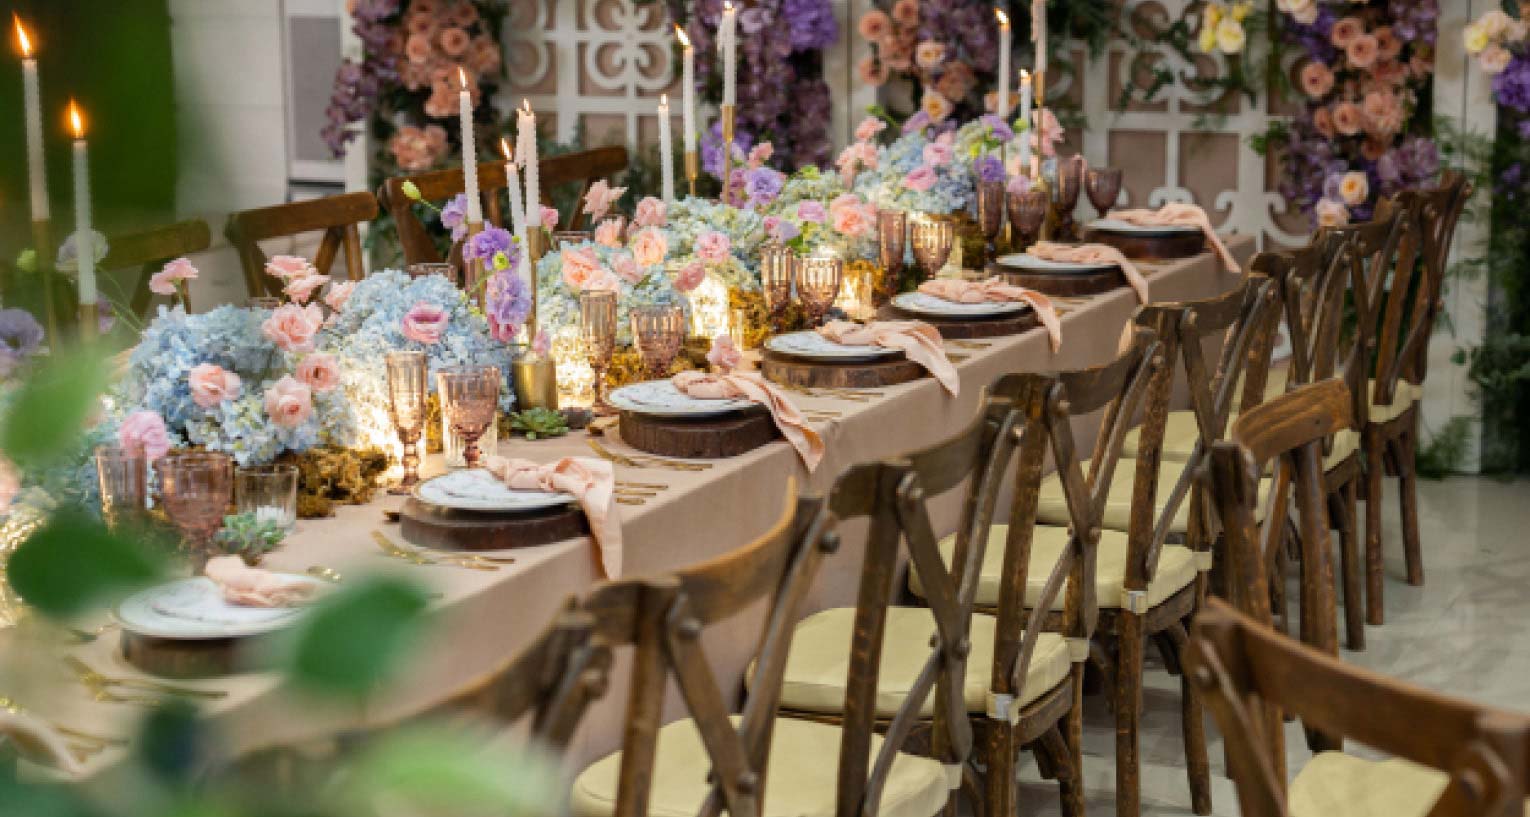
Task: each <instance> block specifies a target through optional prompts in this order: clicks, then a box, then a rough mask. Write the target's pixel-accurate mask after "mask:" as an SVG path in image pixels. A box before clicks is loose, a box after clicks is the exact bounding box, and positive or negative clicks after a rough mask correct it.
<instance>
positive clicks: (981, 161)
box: [972, 153, 1004, 184]
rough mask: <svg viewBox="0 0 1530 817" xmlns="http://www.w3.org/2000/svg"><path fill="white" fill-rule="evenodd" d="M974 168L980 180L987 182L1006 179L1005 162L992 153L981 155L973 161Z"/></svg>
mask: <svg viewBox="0 0 1530 817" xmlns="http://www.w3.org/2000/svg"><path fill="white" fill-rule="evenodd" d="M972 169H973V170H974V171H975V172H976V173H977V178H978V181H980V182H983V183H985V184H986V183H992V182H1002V181H1004V162H1003V161H1001V160H1000V159H999V157H997V156H995V155H993V154H992V153H985V154H983V155H982V156H979V157H978V158H977V160H976V161H974V162H973V163H972Z"/></svg>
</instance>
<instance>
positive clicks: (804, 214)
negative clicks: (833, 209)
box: [797, 201, 829, 224]
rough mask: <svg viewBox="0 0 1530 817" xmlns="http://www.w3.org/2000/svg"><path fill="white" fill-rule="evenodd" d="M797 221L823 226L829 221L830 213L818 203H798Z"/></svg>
mask: <svg viewBox="0 0 1530 817" xmlns="http://www.w3.org/2000/svg"><path fill="white" fill-rule="evenodd" d="M797 220H798V221H806V222H810V223H812V224H822V223H824V222H825V221H828V220H829V213H828V211H826V210H824V209H823V205H822V204H820V203H818V202H816V201H803V202H798V203H797Z"/></svg>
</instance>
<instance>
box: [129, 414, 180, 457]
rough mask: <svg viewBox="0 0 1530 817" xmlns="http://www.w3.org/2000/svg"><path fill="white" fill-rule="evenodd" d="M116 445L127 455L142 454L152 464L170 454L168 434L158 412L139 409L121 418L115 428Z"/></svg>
mask: <svg viewBox="0 0 1530 817" xmlns="http://www.w3.org/2000/svg"><path fill="white" fill-rule="evenodd" d="M117 444H118V445H120V446H122V447H123V448H124V449H126V450H127V451H128V452H129V453H135V454H142V455H143V457H144V459H146V460H148V461H150V462H153V461H154V460H157V459H159V458H160V457H163V456H165V455H166V454H168V453H170V432H169V431H168V430H166V429H165V418H163V417H161V416H159V413H158V412H153V411H149V410H148V409H139V410H138V411H135V412H133V413H132V414H129V415H128V416H127V417H125V418H123V420H122V425H121V426H118V428H117Z"/></svg>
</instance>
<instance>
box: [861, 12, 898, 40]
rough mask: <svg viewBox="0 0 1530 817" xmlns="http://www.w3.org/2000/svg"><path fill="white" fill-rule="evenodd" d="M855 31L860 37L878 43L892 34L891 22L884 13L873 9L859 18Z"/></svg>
mask: <svg viewBox="0 0 1530 817" xmlns="http://www.w3.org/2000/svg"><path fill="white" fill-rule="evenodd" d="M857 29H858V30H859V31H860V32H861V36H862V37H864V38H866V39H867V40H869V41H871V42H874V43H878V42H881V41H882V40H883V39H884V38H886V37H887V35H889V34H891V33H892V20H891V19H890V18H888V16H887V13H886V12H884V11H878V10H875V9H873V10H871V11H868V12H866V13H865V14H864V15H863V16H862V17H861V22H860V24H859V25H858V26H857Z"/></svg>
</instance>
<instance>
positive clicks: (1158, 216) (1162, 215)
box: [1109, 201, 1243, 272]
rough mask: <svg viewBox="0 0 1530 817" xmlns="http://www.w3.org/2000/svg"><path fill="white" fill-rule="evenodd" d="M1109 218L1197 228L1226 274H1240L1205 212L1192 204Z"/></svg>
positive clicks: (1144, 224)
mask: <svg viewBox="0 0 1530 817" xmlns="http://www.w3.org/2000/svg"><path fill="white" fill-rule="evenodd" d="M1109 216H1110V218H1114V219H1119V220H1121V221H1124V222H1126V223H1127V224H1136V225H1137V226H1139V227H1163V226H1182V227H1199V228H1201V232H1202V233H1205V234H1206V243H1207V244H1210V245H1211V248H1212V249H1213V250H1215V251H1216V254H1217V257H1218V258H1220V259H1222V265H1223V266H1225V267H1226V268H1227V271H1228V272H1241V271H1242V269H1243V268H1242V267H1239V266H1238V259H1236V258H1233V254H1232V251H1231V250H1229V249H1227V244H1226V243H1225V242H1223V241H1222V237H1221V236H1219V235H1217V231H1216V228H1214V227H1212V226H1211V219H1210V218H1209V217H1208V216H1207V215H1206V211H1205V210H1203V209H1201V208H1200V207H1197V206H1196V205H1194V204H1183V203H1181V202H1177V201H1171V202H1169V203H1168V204H1165V205H1164V206H1162V207H1160V208H1158V209H1157V210H1116V211H1114V212H1112V213H1110V214H1109Z"/></svg>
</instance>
